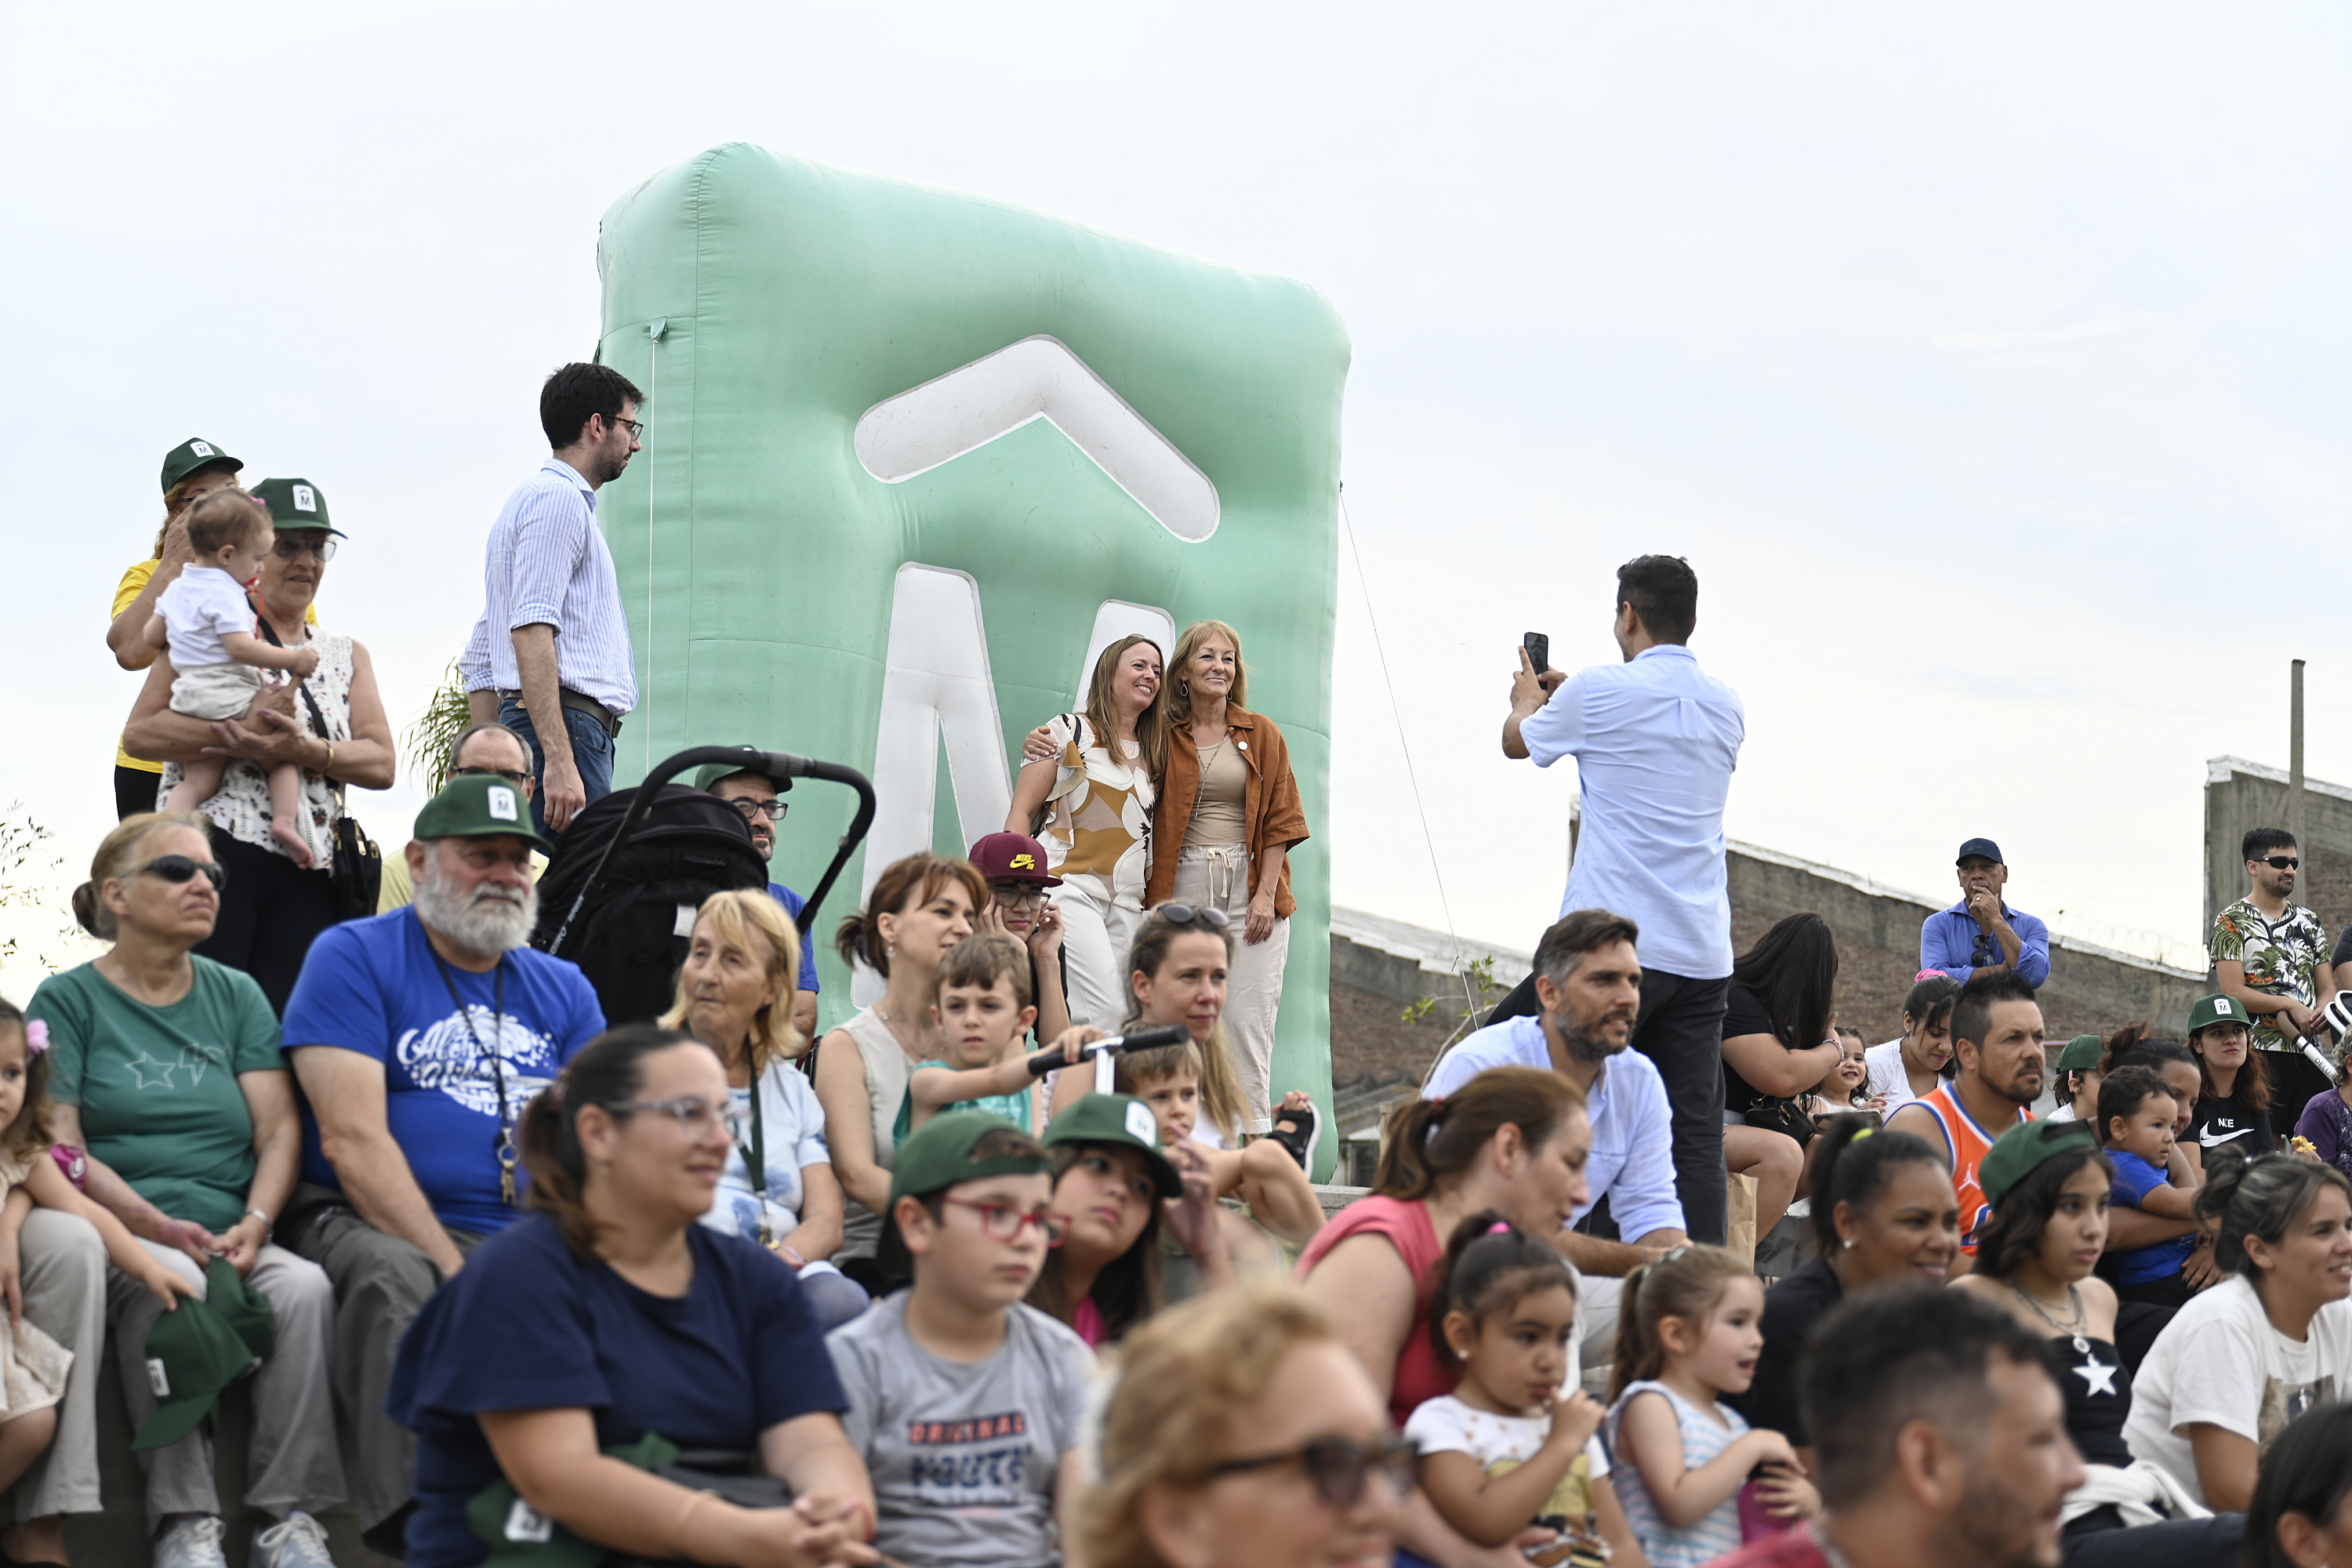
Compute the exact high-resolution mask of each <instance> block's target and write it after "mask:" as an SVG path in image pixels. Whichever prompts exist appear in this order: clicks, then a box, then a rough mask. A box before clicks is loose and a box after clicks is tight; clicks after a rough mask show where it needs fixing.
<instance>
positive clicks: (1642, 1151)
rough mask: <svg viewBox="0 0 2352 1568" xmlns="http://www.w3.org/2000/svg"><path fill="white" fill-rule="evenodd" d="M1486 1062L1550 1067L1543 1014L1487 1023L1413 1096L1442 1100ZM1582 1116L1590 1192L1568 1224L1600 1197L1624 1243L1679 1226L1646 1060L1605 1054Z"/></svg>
mask: <svg viewBox="0 0 2352 1568" xmlns="http://www.w3.org/2000/svg"><path fill="white" fill-rule="evenodd" d="M1487 1068H1541V1069H1542V1070H1543V1071H1545V1072H1550V1071H1551V1070H1553V1069H1552V1065H1551V1047H1549V1046H1548V1045H1547V1044H1545V1042H1544V1032H1543V1020H1542V1019H1541V1018H1538V1017H1529V1016H1525V1015H1522V1016H1519V1017H1517V1018H1507V1019H1505V1020H1504V1021H1503V1022H1502V1023H1499V1024H1489V1025H1487V1026H1486V1027H1485V1028H1483V1029H1481V1030H1479V1031H1478V1032H1477V1033H1476V1034H1474V1035H1472V1036H1471V1037H1468V1038H1467V1039H1465V1040H1464V1041H1463V1042H1462V1043H1461V1044H1460V1045H1458V1046H1455V1047H1454V1048H1453V1049H1452V1050H1450V1051H1448V1052H1446V1053H1445V1056H1444V1059H1442V1060H1441V1061H1439V1062H1438V1064H1437V1068H1436V1070H1435V1071H1433V1072H1432V1073H1431V1074H1430V1075H1429V1082H1428V1083H1427V1084H1426V1085H1424V1086H1423V1089H1422V1091H1421V1097H1422V1098H1423V1100H1439V1099H1443V1098H1444V1096H1446V1095H1449V1094H1452V1093H1453V1092H1454V1090H1455V1089H1460V1088H1461V1087H1462V1086H1463V1085H1464V1084H1465V1083H1468V1082H1469V1081H1470V1080H1471V1079H1474V1078H1476V1077H1477V1076H1478V1075H1479V1074H1480V1073H1482V1072H1485V1071H1486V1069H1487ZM1584 1114H1585V1115H1586V1116H1587V1117H1589V1118H1591V1121H1592V1158H1591V1160H1589V1161H1587V1162H1586V1163H1585V1166H1584V1179H1585V1181H1586V1182H1587V1183H1589V1184H1591V1188H1592V1192H1591V1196H1590V1197H1588V1198H1587V1199H1586V1200H1585V1202H1584V1205H1583V1206H1582V1207H1580V1208H1579V1209H1578V1210H1577V1211H1576V1214H1575V1216H1574V1218H1573V1219H1571V1220H1570V1224H1574V1223H1575V1221H1576V1220H1580V1219H1582V1218H1583V1217H1584V1216H1585V1215H1588V1214H1590V1213H1591V1211H1592V1205H1595V1204H1597V1203H1599V1202H1600V1201H1601V1199H1602V1198H1603V1197H1606V1198H1607V1199H1608V1200H1609V1213H1610V1216H1611V1217H1612V1218H1613V1219H1614V1220H1616V1222H1617V1234H1618V1235H1619V1236H1621V1237H1624V1238H1625V1239H1626V1240H1627V1241H1636V1240H1639V1239H1640V1238H1641V1237H1645V1236H1647V1235H1649V1234H1650V1233H1651V1232H1652V1231H1654V1230H1681V1229H1683V1228H1684V1226H1683V1205H1682V1199H1681V1198H1679V1197H1677V1196H1676V1195H1675V1131H1674V1117H1673V1114H1672V1112H1671V1111H1670V1110H1669V1109H1668V1107H1667V1105H1666V1086H1665V1083H1664V1080H1662V1079H1660V1078H1659V1077H1658V1069H1657V1068H1656V1067H1655V1066H1654V1065H1653V1064H1652V1063H1651V1061H1650V1058H1647V1057H1645V1056H1643V1054H1642V1053H1641V1052H1639V1051H1634V1050H1625V1051H1620V1052H1618V1053H1617V1054H1616V1055H1615V1056H1613V1057H1611V1058H1609V1060H1608V1061H1607V1062H1605V1063H1603V1064H1602V1066H1601V1076H1600V1077H1598V1078H1596V1079H1593V1080H1592V1087H1591V1089H1588V1090H1586V1091H1585V1096H1584Z"/></svg>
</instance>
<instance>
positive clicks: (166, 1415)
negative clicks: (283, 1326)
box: [131, 1258, 278, 1453]
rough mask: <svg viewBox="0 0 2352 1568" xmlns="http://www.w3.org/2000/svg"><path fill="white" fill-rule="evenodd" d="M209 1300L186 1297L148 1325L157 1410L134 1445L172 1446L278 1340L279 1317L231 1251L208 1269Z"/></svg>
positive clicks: (149, 1368)
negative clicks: (235, 1262) (239, 1267)
mask: <svg viewBox="0 0 2352 1568" xmlns="http://www.w3.org/2000/svg"><path fill="white" fill-rule="evenodd" d="M205 1295H206V1298H207V1299H206V1300H201V1301H200V1300H196V1299H195V1298H194V1297H193V1296H183V1297H181V1298H180V1304H179V1306H178V1307H177V1308H176V1309H174V1310H172V1311H169V1312H165V1313H164V1314H163V1315H162V1316H161V1317H159V1318H157V1319H156V1320H155V1326H154V1327H153V1328H152V1329H150V1330H148V1331H147V1382H148V1386H150V1387H151V1388H152V1389H153V1390H154V1391H155V1398H156V1401H157V1403H156V1405H155V1414H154V1415H151V1416H149V1417H148V1418H147V1424H146V1425H145V1426H142V1427H141V1428H140V1429H139V1436H137V1437H135V1438H133V1439H132V1440H131V1447H132V1448H133V1449H134V1450H137V1451H139V1452H142V1453H144V1452H146V1451H147V1450H149V1449H151V1448H163V1447H170V1446H171V1445H172V1444H173V1443H176V1442H178V1441H179V1440H180V1439H181V1438H183V1437H184V1436H187V1435H188V1434H189V1433H191V1432H193V1431H194V1430H195V1429H196V1423H197V1422H199V1421H202V1420H203V1419H204V1418H205V1416H206V1415H210V1414H211V1413H212V1408H213V1406H214V1405H215V1404H217V1403H218V1402H219V1400H220V1396H221V1391H222V1390H223V1389H225V1388H226V1387H227V1386H228V1385H229V1384H232V1383H235V1382H236V1380H237V1379H238V1378H240V1377H243V1376H244V1375H245V1374H246V1373H249V1372H251V1371H252V1370H253V1369H254V1368H256V1367H257V1366H259V1365H260V1364H261V1363H262V1362H263V1361H264V1360H266V1359H267V1358H268V1355H269V1352H270V1351H271V1350H272V1349H274V1348H275V1347H276V1345H277V1341H278V1323H277V1318H276V1316H275V1314H273V1313H272V1312H271V1311H270V1310H269V1303H268V1301H266V1300H262V1299H261V1297H260V1296H258V1295H257V1294H256V1293H255V1292H254V1291H253V1289H252V1288H251V1287H250V1286H248V1285H247V1284H246V1282H245V1279H244V1278H243V1277H242V1276H240V1275H239V1274H238V1273H237V1271H236V1268H233V1267H232V1266H231V1265H230V1264H229V1262H228V1260H227V1259H226V1258H214V1259H213V1260H212V1262H211V1263H210V1264H209V1265H208V1266H207V1267H206V1268H205Z"/></svg>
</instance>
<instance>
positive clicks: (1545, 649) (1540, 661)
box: [1519, 632, 1551, 675]
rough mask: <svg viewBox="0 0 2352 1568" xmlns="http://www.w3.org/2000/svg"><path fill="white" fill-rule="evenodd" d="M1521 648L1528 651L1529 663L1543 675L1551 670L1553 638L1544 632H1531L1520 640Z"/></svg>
mask: <svg viewBox="0 0 2352 1568" xmlns="http://www.w3.org/2000/svg"><path fill="white" fill-rule="evenodd" d="M1519 646H1520V647H1523V648H1525V649H1527V650H1528V663H1529V664H1531V665H1533V666H1534V667H1535V672H1536V673H1537V674H1538V675H1541V674H1542V673H1543V672H1544V671H1545V670H1547V669H1549V668H1551V637H1549V635H1548V634H1546V633H1543V632H1529V633H1528V634H1527V635H1526V636H1525V637H1521V638H1519Z"/></svg>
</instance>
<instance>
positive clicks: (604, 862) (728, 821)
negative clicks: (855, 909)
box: [530, 746, 874, 1024]
mask: <svg viewBox="0 0 2352 1568" xmlns="http://www.w3.org/2000/svg"><path fill="white" fill-rule="evenodd" d="M729 762H740V763H742V764H743V765H744V766H745V767H746V768H747V769H749V770H751V771H752V772H755V773H761V774H763V775H765V776H766V777H769V778H772V779H775V780H777V781H778V782H779V783H782V781H784V780H787V779H794V778H815V779H831V780H834V781H835V782H836V783H839V784H847V785H849V786H850V787H851V788H852V789H854V790H856V792H857V813H856V816H854V817H853V818H852V819H851V821H850V825H849V831H848V832H846V833H845V834H843V835H842V837H841V845H840V847H839V848H838V850H837V851H836V852H835V855H834V858H833V864H832V865H830V866H828V867H827V868H825V873H824V877H823V878H821V879H819V880H818V882H817V885H816V886H815V888H814V889H812V890H811V891H810V893H809V897H808V902H807V903H806V904H805V905H803V907H802V910H801V914H800V921H799V926H800V933H801V940H802V941H803V942H806V941H807V940H808V933H809V931H810V928H811V926H812V924H813V923H814V921H815V919H816V911H817V906H818V905H819V904H821V903H823V902H824V896H825V894H826V893H827V892H828V891H830V890H831V889H832V888H833V884H834V882H835V880H836V879H839V877H840V875H841V870H842V868H843V867H844V866H845V865H847V864H848V861H849V857H850V856H851V855H852V854H853V853H854V852H855V851H856V848H857V846H858V845H859V844H860V843H861V842H863V841H864V839H865V837H866V829H867V828H868V827H869V826H872V825H873V822H874V786H873V785H872V784H868V783H867V782H866V775H865V774H864V773H859V772H858V771H857V770H856V769H855V768H850V767H844V766H842V765H841V764H840V763H821V762H817V761H815V760H814V759H812V758H808V757H797V756H793V755H792V754H791V753H790V752H758V751H753V750H751V748H749V747H745V746H696V747H692V748H690V749H688V750H687V751H683V752H677V754H676V755H674V756H671V757H668V758H666V759H665V760H664V761H663V762H662V763H660V764H659V765H658V766H656V768H655V769H654V770H653V772H651V773H648V774H646V780H645V783H643V784H639V785H637V786H635V788H631V789H622V790H614V792H613V793H612V794H610V795H606V796H604V798H603V799H602V800H599V801H597V802H596V803H595V804H594V805H591V806H589V807H588V808H587V809H586V810H585V811H583V812H582V813H581V814H580V815H579V816H575V817H573V818H572V822H571V824H570V826H567V827H565V829H564V830H563V832H562V835H561V836H560V837H558V838H557V839H556V844H555V856H554V858H553V859H552V860H551V861H550V862H549V863H548V868H547V874H546V875H545V876H543V877H541V879H540V883H539V898H540V911H539V929H538V930H537V931H533V932H532V933H531V939H530V940H531V945H532V946H533V947H537V948H541V949H543V950H544V951H546V952H551V953H553V954H554V955H556V956H557V957H559V958H568V959H570V960H572V963H577V964H578V965H579V966H580V968H581V972H582V973H584V974H585V975H587V977H588V983H589V984H591V985H593V986H594V987H595V990H596V1000H597V1002H598V1003H599V1004H600V1005H602V1006H603V1008H604V1021H605V1022H606V1023H607V1024H627V1023H637V1022H641V1021H643V1020H646V1019H649V1018H655V1017H658V1016H660V1015H661V1014H663V1013H664V1012H666V1011H667V1010H668V1008H669V1005H670V1002H671V999H672V997H673V996H674V995H675V994H676V986H677V971H678V965H679V964H681V963H684V962H685V960H686V952H687V948H688V945H689V943H690V941H691V939H692V937H693V935H694V912H695V910H698V909H699V908H700V907H701V906H702V901H703V900H705V899H707V898H709V897H710V895H711V894H713V893H718V892H724V891H726V890H727V889H732V888H765V887H766V886H767V885H768V867H767V862H766V861H764V860H762V859H761V858H760V852H759V851H758V850H757V849H756V848H754V847H752V844H751V828H750V827H749V826H747V825H746V824H745V823H744V821H743V818H742V816H741V815H740V814H739V813H738V812H737V811H736V810H735V808H734V807H733V806H731V805H728V804H727V803H726V802H725V801H722V800H719V799H717V798H715V797H714V796H711V795H706V794H704V793H703V792H702V791H700V790H698V789H689V788H688V787H687V786H685V785H683V784H671V783H670V782H669V781H670V780H671V779H672V778H674V777H676V776H677V774H678V773H683V772H685V771H686V770H687V769H688V768H692V767H698V766H700V765H701V764H702V763H729Z"/></svg>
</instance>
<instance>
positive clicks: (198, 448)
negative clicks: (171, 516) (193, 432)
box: [163, 436, 245, 495]
mask: <svg viewBox="0 0 2352 1568" xmlns="http://www.w3.org/2000/svg"><path fill="white" fill-rule="evenodd" d="M244 467H245V463H244V461H243V459H241V458H232V457H230V456H229V455H228V454H227V453H226V452H224V451H222V450H221V449H220V448H219V447H215V446H214V445H213V444H212V443H211V442H210V441H202V440H198V439H197V438H196V437H193V436H191V437H188V438H187V439H186V440H184V441H183V442H181V443H180V444H179V445H178V446H176V447H173V448H172V449H171V450H170V451H168V452H166V453H164V454H163V493H164V494H165V495H170V494H171V493H172V487H173V485H176V484H178V483H179V482H180V481H181V480H182V479H186V478H187V477H188V476H189V475H190V474H201V473H203V472H204V471H205V469H206V468H220V469H224V470H226V472H229V473H232V474H233V473H236V471H237V470H238V469H239V468H244Z"/></svg>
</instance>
